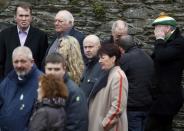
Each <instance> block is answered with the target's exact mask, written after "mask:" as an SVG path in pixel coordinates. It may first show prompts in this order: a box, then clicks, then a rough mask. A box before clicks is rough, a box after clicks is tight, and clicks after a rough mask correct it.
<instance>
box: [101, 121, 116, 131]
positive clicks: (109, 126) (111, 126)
mask: <svg viewBox="0 0 184 131" xmlns="http://www.w3.org/2000/svg"><path fill="white" fill-rule="evenodd" d="M114 125H115V123H114V124H108V125H107V126H105V127H103V128H104V131H109V130H110V129H111V128H113V126H114Z"/></svg>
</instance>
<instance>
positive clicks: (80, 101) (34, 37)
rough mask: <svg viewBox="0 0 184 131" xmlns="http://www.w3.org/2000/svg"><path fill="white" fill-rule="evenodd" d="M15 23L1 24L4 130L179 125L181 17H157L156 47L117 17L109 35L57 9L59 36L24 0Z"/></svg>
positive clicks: (101, 130) (160, 129)
mask: <svg viewBox="0 0 184 131" xmlns="http://www.w3.org/2000/svg"><path fill="white" fill-rule="evenodd" d="M15 21H16V25H15V26H12V27H9V28H7V29H4V30H2V31H1V32H0V82H1V83H0V131H113V130H116V131H172V121H173V118H174V116H175V115H176V114H177V112H178V111H179V109H180V108H181V107H182V104H183V98H182V86H181V78H182V71H183V67H184V38H183V36H181V34H180V32H179V29H178V28H177V26H176V20H175V19H174V18H172V17H170V16H167V15H165V14H162V15H161V16H159V17H158V18H157V19H155V20H154V22H153V23H152V25H153V26H154V28H155V30H154V35H155V38H156V40H155V43H154V46H155V48H154V50H153V54H151V56H150V55H148V54H147V53H145V52H144V51H143V50H142V49H140V48H139V47H138V43H137V42H136V40H135V38H134V37H133V36H131V35H129V34H128V24H127V23H126V22H125V21H123V20H117V21H115V22H114V23H113V25H112V30H111V32H112V34H111V36H110V39H107V40H105V41H103V42H102V41H101V40H100V38H99V37H98V36H97V35H94V34H89V35H87V36H85V35H84V34H83V33H81V32H80V31H78V30H77V29H75V27H74V17H73V15H72V14H71V13H70V12H69V11H67V10H61V11H59V12H58V13H57V14H56V16H55V21H54V25H55V31H56V35H55V39H54V40H53V42H52V43H51V44H48V38H47V35H46V33H44V32H43V31H41V30H39V29H37V28H35V27H33V26H31V22H32V7H31V5H30V4H29V3H25V2H21V3H20V4H18V5H17V6H16V9H15Z"/></svg>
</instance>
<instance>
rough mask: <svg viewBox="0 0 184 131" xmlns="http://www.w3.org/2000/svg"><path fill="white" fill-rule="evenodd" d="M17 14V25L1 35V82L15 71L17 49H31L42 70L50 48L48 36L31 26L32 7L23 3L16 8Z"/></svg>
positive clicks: (36, 62)
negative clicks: (13, 56) (13, 59)
mask: <svg viewBox="0 0 184 131" xmlns="http://www.w3.org/2000/svg"><path fill="white" fill-rule="evenodd" d="M15 13H16V14H15V21H16V23H17V25H15V26H12V27H9V28H6V29H4V30H3V31H2V32H1V33H0V80H2V79H3V78H4V77H5V76H6V75H7V74H8V73H9V72H10V71H11V70H12V69H13V65H12V58H11V55H12V52H13V50H14V49H15V48H16V47H18V46H27V47H29V48H30V49H31V51H32V53H33V58H34V61H35V64H36V65H37V66H38V68H39V69H42V67H41V65H42V60H43V58H44V56H45V53H46V50H47V47H48V40H47V35H46V34H45V33H44V32H43V31H41V30H39V29H37V28H34V27H33V26H31V25H30V24H31V22H32V7H31V5H30V4H29V3H25V2H21V3H19V4H18V5H17V6H16V9H15Z"/></svg>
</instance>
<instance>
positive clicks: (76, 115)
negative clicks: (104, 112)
mask: <svg viewBox="0 0 184 131" xmlns="http://www.w3.org/2000/svg"><path fill="white" fill-rule="evenodd" d="M45 73H46V74H53V75H55V76H56V77H58V78H60V79H61V80H64V82H65V84H66V86H67V89H68V92H69V96H68V98H67V100H66V105H65V111H66V125H65V131H87V130H88V107H87V101H86V97H85V95H84V93H83V91H82V90H81V89H80V88H79V87H78V86H77V85H76V84H75V83H74V82H73V81H72V80H71V79H70V78H69V76H68V75H67V72H66V64H65V60H64V57H63V56H62V55H61V54H59V53H57V52H55V53H51V54H49V55H48V56H47V57H46V60H45Z"/></svg>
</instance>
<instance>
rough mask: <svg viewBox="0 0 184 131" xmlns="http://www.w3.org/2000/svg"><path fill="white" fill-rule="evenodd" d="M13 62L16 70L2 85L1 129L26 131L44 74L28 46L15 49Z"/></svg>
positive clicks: (0, 95)
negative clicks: (39, 83)
mask: <svg viewBox="0 0 184 131" xmlns="http://www.w3.org/2000/svg"><path fill="white" fill-rule="evenodd" d="M12 60H13V61H12V62H13V67H14V70H13V71H11V72H10V73H9V74H8V75H7V77H5V79H4V80H3V81H2V82H1V84H0V129H1V131H26V130H27V125H28V122H29V118H30V115H31V113H32V108H33V105H34V102H35V99H36V98H37V87H38V78H39V76H40V75H41V74H42V73H41V72H40V71H39V70H38V69H37V67H36V66H35V65H34V60H33V55H32V52H31V50H30V49H29V48H28V47H26V46H19V47H17V48H15V49H14V51H13V55H12Z"/></svg>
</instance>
